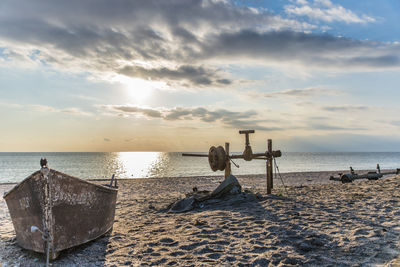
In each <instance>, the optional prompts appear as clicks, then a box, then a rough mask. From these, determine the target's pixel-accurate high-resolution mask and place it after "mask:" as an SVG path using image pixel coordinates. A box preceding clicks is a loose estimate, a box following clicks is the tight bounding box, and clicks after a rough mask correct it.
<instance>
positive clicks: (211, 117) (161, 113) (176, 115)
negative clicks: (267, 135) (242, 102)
mask: <svg viewBox="0 0 400 267" xmlns="http://www.w3.org/2000/svg"><path fill="white" fill-rule="evenodd" d="M101 108H105V109H107V110H110V111H114V112H123V113H124V114H125V115H129V114H139V115H141V116H144V117H146V118H149V119H155V118H158V119H162V120H165V121H190V120H199V121H202V122H204V123H221V124H222V125H223V126H225V127H229V128H252V129H256V130H264V131H276V130H280V129H281V128H280V127H266V126H263V124H266V123H271V121H269V120H263V119H257V117H259V114H258V113H257V112H256V111H254V110H247V111H230V110H226V109H217V110H208V109H206V108H203V107H197V108H184V107H176V108H172V109H154V108H142V107H137V106H131V105H104V106H101Z"/></svg>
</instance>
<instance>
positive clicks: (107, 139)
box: [103, 138, 111, 142]
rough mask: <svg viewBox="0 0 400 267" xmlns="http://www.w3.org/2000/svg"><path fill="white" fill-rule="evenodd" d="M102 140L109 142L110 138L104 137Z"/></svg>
mask: <svg viewBox="0 0 400 267" xmlns="http://www.w3.org/2000/svg"><path fill="white" fill-rule="evenodd" d="M103 140H104V142H111V139H109V138H104V139H103Z"/></svg>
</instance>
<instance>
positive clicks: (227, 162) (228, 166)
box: [225, 143, 231, 179]
mask: <svg viewBox="0 0 400 267" xmlns="http://www.w3.org/2000/svg"><path fill="white" fill-rule="evenodd" d="M225 152H226V168H225V179H226V178H228V177H229V175H231V160H230V159H229V143H225Z"/></svg>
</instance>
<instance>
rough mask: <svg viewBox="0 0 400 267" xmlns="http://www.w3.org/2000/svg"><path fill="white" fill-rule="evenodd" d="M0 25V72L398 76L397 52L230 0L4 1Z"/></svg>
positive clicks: (210, 82)
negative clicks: (368, 72)
mask: <svg viewBox="0 0 400 267" xmlns="http://www.w3.org/2000/svg"><path fill="white" fill-rule="evenodd" d="M298 3H299V4H298V5H296V7H297V8H301V7H305V6H310V5H309V4H307V3H308V2H306V1H298ZM311 8H312V10H317V8H318V9H319V10H321V12H323V15H325V17H324V18H325V19H331V20H338V19H339V18H342V20H345V21H348V22H349V23H350V22H356V21H357V20H359V21H368V19H367V18H366V17H364V16H358V15H355V14H354V13H352V12H351V11H349V10H347V9H344V8H343V7H341V6H338V5H334V4H331V3H330V2H329V1H319V2H314V4H313V5H312V6H311ZM288 10H291V9H290V8H288ZM335 10H336V11H335ZM44 11H45V13H44ZM288 12H289V13H290V14H295V12H294V11H288ZM299 12H300V11H299ZM299 12H297V13H299ZM297 13H296V14H297ZM21 14H23V16H22V15H21ZM299 14H302V13H299ZM342 15H343V17H342ZM329 16H330V17H329ZM321 18H322V16H321ZM369 20H372V19H369ZM0 24H1V25H2V27H0V49H1V50H0V51H2V52H1V55H2V56H1V58H7V59H6V60H5V61H6V62H5V63H1V62H0V64H7V66H9V65H10V64H15V62H21V64H23V63H25V64H27V65H32V66H37V65H42V64H45V65H49V66H52V67H53V68H58V69H61V70H67V71H78V72H80V71H81V72H85V73H87V72H89V73H91V74H92V75H93V76H95V77H100V78H103V79H109V80H111V78H110V77H112V76H113V75H114V76H116V75H118V74H123V75H127V76H130V77H134V78H135V77H136V78H141V79H152V80H154V81H156V80H159V81H165V82H167V83H169V84H172V85H173V86H178V87H179V86H180V87H200V88H206V87H211V88H214V87H222V86H231V85H232V84H233V83H234V80H233V77H232V76H231V75H229V73H227V72H226V73H225V71H224V69H223V68H224V66H226V65H229V64H243V63H251V62H253V61H257V62H258V63H261V64H264V65H279V66H281V65H283V66H291V65H293V64H297V65H302V66H304V67H318V68H321V69H335V70H338V71H341V70H343V68H344V67H345V69H346V71H349V70H352V69H353V70H360V69H361V70H364V69H384V68H399V67H400V59H399V58H400V52H399V51H400V49H399V48H400V45H399V44H393V43H378V42H371V41H357V40H351V39H346V38H338V37H334V36H330V35H317V34H309V33H308V34H307V33H305V32H310V31H312V30H313V29H315V28H316V27H318V26H317V25H313V24H310V23H305V22H303V21H300V20H299V21H298V20H295V19H286V18H282V17H281V16H279V15H275V14H272V13H270V12H268V11H267V10H266V9H261V8H259V9H256V8H249V7H245V6H238V5H235V4H234V2H233V1H218V0H203V1H200V0H173V1H158V0H146V1H145V0H138V1H125V0H115V1H112V2H110V1H108V0H98V1H96V4H93V3H91V2H87V1H79V0H71V1H67V2H63V1H59V0H55V1H45V0H38V1H35V2H34V3H33V2H32V1H22V0H3V1H2V12H1V13H0Z"/></svg>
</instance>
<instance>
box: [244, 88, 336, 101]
mask: <svg viewBox="0 0 400 267" xmlns="http://www.w3.org/2000/svg"><path fill="white" fill-rule="evenodd" d="M248 94H249V95H250V96H251V97H254V98H259V97H266V98H271V97H296V98H297V97H310V96H322V95H332V94H339V92H338V91H334V90H329V89H325V88H319V87H310V88H305V89H287V90H283V91H277V92H267V93H261V92H249V93H248Z"/></svg>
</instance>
